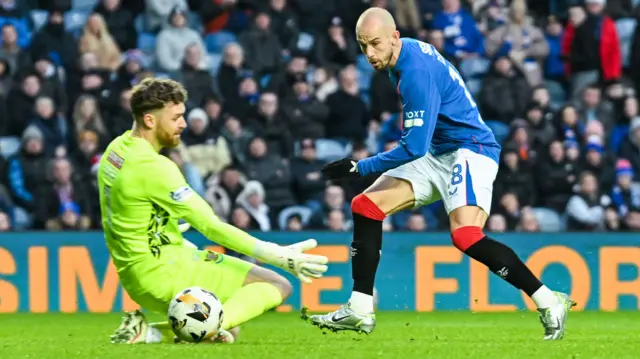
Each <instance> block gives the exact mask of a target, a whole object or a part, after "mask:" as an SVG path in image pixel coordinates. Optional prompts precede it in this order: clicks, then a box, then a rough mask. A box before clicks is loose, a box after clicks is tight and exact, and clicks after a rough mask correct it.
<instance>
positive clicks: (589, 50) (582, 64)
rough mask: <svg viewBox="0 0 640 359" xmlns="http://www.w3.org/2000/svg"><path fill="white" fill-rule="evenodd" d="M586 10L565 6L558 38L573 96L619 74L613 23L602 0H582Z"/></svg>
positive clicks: (618, 53)
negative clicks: (566, 18) (563, 26)
mask: <svg viewBox="0 0 640 359" xmlns="http://www.w3.org/2000/svg"><path fill="white" fill-rule="evenodd" d="M585 3H586V9H585V8H583V7H582V6H580V5H574V6H572V7H571V8H570V9H569V23H568V24H567V28H566V30H565V34H564V38H563V40H562V55H563V57H564V58H566V59H567V62H566V63H565V75H571V91H572V93H573V98H576V97H577V96H578V95H579V94H580V93H582V90H583V89H584V88H585V87H586V86H587V85H588V84H591V83H599V82H601V81H602V82H608V81H615V80H618V79H619V78H620V75H621V73H622V55H621V50H620V42H619V40H618V33H617V30H616V26H615V23H614V22H613V20H611V18H610V17H609V16H607V15H606V14H604V6H605V3H606V0H585Z"/></svg>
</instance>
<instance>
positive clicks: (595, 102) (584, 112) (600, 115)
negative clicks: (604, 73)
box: [578, 84, 614, 132]
mask: <svg viewBox="0 0 640 359" xmlns="http://www.w3.org/2000/svg"><path fill="white" fill-rule="evenodd" d="M583 91H584V92H583V93H582V101H580V105H579V107H578V115H579V116H580V118H581V119H582V121H584V123H586V124H589V122H590V121H598V122H600V123H601V124H602V125H603V126H604V128H605V131H607V132H610V131H611V129H612V128H613V121H614V118H613V108H612V107H611V103H609V102H607V101H605V100H604V99H603V98H602V91H601V90H600V87H599V86H598V85H596V84H591V85H588V86H586V87H585V89H584V90H583Z"/></svg>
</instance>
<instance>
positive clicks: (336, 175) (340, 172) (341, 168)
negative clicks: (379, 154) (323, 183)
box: [322, 158, 360, 180]
mask: <svg viewBox="0 0 640 359" xmlns="http://www.w3.org/2000/svg"><path fill="white" fill-rule="evenodd" d="M322 174H323V175H324V177H325V178H327V179H330V180H339V179H346V178H356V177H359V176H360V173H358V161H356V160H354V159H351V158H343V159H341V160H337V161H333V162H331V163H327V164H326V165H325V166H324V167H322Z"/></svg>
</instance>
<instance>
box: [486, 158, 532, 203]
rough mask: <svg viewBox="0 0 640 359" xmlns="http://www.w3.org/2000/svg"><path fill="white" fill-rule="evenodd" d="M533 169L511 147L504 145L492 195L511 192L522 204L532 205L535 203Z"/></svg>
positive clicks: (498, 195)
mask: <svg viewBox="0 0 640 359" xmlns="http://www.w3.org/2000/svg"><path fill="white" fill-rule="evenodd" d="M533 181H534V177H533V171H532V169H531V167H530V165H529V164H527V163H526V161H522V160H521V159H520V158H519V156H518V151H517V150H516V149H515V148H513V147H504V148H503V150H502V161H501V163H500V169H499V170H498V175H497V177H496V181H495V184H494V196H495V197H496V198H503V196H504V195H505V194H507V193H513V194H514V195H515V196H516V198H517V199H518V202H519V203H520V205H522V206H532V205H533V204H534V203H535V194H536V193H535V187H534V182H533Z"/></svg>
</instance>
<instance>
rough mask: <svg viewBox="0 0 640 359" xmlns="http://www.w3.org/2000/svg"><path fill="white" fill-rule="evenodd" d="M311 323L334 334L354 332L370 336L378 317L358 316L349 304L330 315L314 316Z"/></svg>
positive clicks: (370, 314)
mask: <svg viewBox="0 0 640 359" xmlns="http://www.w3.org/2000/svg"><path fill="white" fill-rule="evenodd" d="M309 321H310V322H311V324H313V325H315V326H317V327H319V328H320V329H329V330H331V331H334V332H337V331H341V330H352V331H355V332H358V333H364V334H370V333H371V332H373V330H374V329H375V328H376V315H375V314H374V313H369V314H366V315H360V314H357V313H356V312H354V311H353V309H351V307H350V306H349V304H347V305H343V306H342V307H340V309H338V310H336V311H335V312H331V313H329V314H324V315H312V316H311V317H310V318H309Z"/></svg>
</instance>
